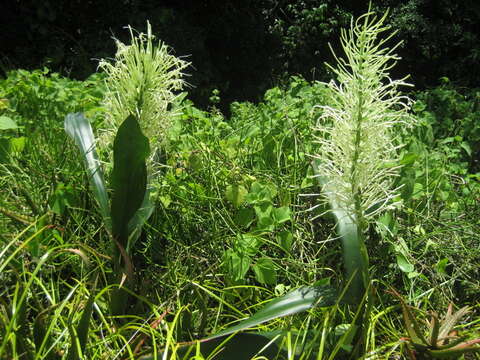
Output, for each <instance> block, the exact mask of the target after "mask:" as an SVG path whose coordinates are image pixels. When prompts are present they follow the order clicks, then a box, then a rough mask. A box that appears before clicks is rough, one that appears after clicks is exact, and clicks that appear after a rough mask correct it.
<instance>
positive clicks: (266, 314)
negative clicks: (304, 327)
mask: <svg viewBox="0 0 480 360" xmlns="http://www.w3.org/2000/svg"><path fill="white" fill-rule="evenodd" d="M337 300H338V293H337V290H336V289H335V288H334V287H332V286H329V285H324V286H303V287H301V288H298V289H296V290H293V291H291V292H289V293H288V294H286V295H284V296H281V297H279V298H276V299H274V300H272V301H271V302H269V303H268V304H267V305H266V306H265V307H263V308H262V309H260V310H259V311H258V312H257V313H255V314H254V315H252V316H250V317H249V318H248V319H245V320H243V321H241V322H240V323H239V324H237V325H234V326H231V327H229V328H227V329H225V330H223V331H220V332H219V333H217V334H215V335H212V336H210V337H208V338H207V339H215V338H217V337H221V336H225V335H229V334H232V333H234V332H237V331H241V330H245V329H248V328H251V327H254V326H257V325H259V324H262V323H264V322H267V321H269V320H273V319H277V318H281V317H284V316H288V315H293V314H297V313H299V312H302V311H305V310H308V309H310V308H312V307H315V306H321V307H324V306H332V305H334V304H335V303H336V302H337Z"/></svg>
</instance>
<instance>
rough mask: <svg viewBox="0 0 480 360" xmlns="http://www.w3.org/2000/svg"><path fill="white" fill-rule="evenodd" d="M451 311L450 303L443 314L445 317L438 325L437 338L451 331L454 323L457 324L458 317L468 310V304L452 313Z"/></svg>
mask: <svg viewBox="0 0 480 360" xmlns="http://www.w3.org/2000/svg"><path fill="white" fill-rule="evenodd" d="M452 311H453V305H452V304H450V305H449V307H448V312H447V314H446V316H445V319H444V320H443V322H442V325H441V326H440V332H439V335H438V337H439V338H444V337H446V336H448V334H449V333H450V331H452V329H453V328H454V327H455V325H457V324H458V322H459V321H460V319H461V318H462V317H464V316H465V315H466V314H467V313H468V312H469V309H468V306H465V307H463V308H461V309H460V310H458V311H457V312H455V313H453V314H452Z"/></svg>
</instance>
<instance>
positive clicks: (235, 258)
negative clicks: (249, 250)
mask: <svg viewBox="0 0 480 360" xmlns="http://www.w3.org/2000/svg"><path fill="white" fill-rule="evenodd" d="M223 261H224V266H225V267H226V272H227V273H228V275H229V276H230V277H231V278H232V280H233V281H234V282H239V281H242V280H244V279H245V275H246V274H247V271H248V269H249V268H250V264H251V263H252V259H251V258H250V257H249V256H248V255H246V254H239V253H237V252H235V251H234V250H232V249H228V250H227V251H226V252H225V254H224V256H223Z"/></svg>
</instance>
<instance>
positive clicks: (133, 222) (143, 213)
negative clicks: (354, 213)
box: [127, 186, 155, 253]
mask: <svg viewBox="0 0 480 360" xmlns="http://www.w3.org/2000/svg"><path fill="white" fill-rule="evenodd" d="M152 190H153V189H152V187H151V186H148V187H147V189H146V191H145V196H144V197H143V201H142V205H140V208H139V209H138V210H137V211H136V212H135V214H134V215H133V217H132V218H131V219H130V221H129V222H128V244H127V253H129V252H130V251H131V249H132V248H133V247H134V245H135V243H136V241H137V240H138V238H139V237H140V234H141V233H142V228H143V225H145V223H146V222H147V221H148V219H149V218H150V216H152V214H153V210H155V202H154V201H153V197H152Z"/></svg>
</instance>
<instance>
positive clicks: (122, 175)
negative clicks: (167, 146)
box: [111, 115, 150, 247]
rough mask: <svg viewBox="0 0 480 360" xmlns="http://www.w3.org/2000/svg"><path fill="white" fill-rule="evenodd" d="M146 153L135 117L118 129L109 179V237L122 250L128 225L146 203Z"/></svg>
mask: <svg viewBox="0 0 480 360" xmlns="http://www.w3.org/2000/svg"><path fill="white" fill-rule="evenodd" d="M149 153H150V146H149V144H148V139H147V137H145V135H143V133H142V131H141V129H140V125H139V124H138V121H137V119H136V118H135V116H133V115H130V116H129V117H127V118H126V119H125V121H124V122H123V123H122V124H121V125H120V127H119V128H118V131H117V135H116V137H115V140H114V142H113V171H112V178H111V186H112V190H113V195H112V206H111V214H112V235H113V237H114V238H115V239H116V240H117V241H118V242H119V244H120V245H121V246H123V247H126V246H127V241H128V235H129V233H128V230H129V222H130V221H131V220H132V218H133V216H134V215H135V213H136V212H137V210H138V209H139V208H140V207H141V205H142V203H143V201H144V199H145V193H146V190H147V166H146V164H145V161H146V159H147V157H148V155H149Z"/></svg>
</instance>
